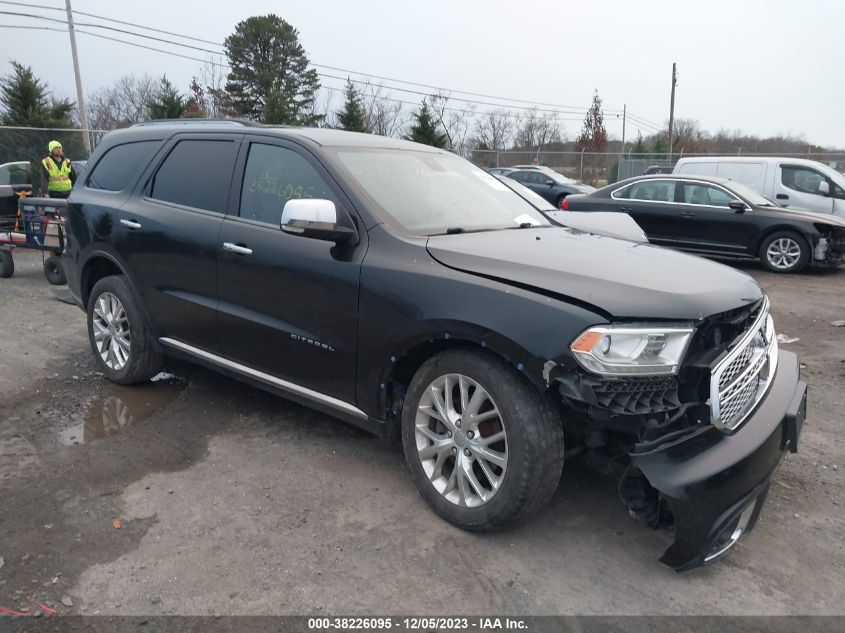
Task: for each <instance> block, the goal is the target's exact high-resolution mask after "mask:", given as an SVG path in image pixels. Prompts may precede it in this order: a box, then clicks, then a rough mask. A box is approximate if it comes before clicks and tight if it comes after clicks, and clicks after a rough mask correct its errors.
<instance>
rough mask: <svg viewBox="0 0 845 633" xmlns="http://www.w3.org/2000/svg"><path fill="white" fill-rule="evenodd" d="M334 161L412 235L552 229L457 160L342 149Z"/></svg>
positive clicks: (496, 182)
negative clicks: (532, 227) (534, 227)
mask: <svg viewBox="0 0 845 633" xmlns="http://www.w3.org/2000/svg"><path fill="white" fill-rule="evenodd" d="M337 157H338V159H339V160H340V163H341V165H342V166H343V167H344V168H345V169H346V170H347V171H348V172H349V176H351V178H352V179H353V180H354V181H355V182H356V183H357V184H358V185H359V186H360V187H361V189H363V191H364V193H365V194H366V195H367V196H368V197H369V198H370V200H371V201H372V202H373V203H375V205H376V206H377V207H378V208H379V209H380V210H381V211H382V212H383V213H384V214H385V215H386V216H387V219H389V220H393V221H394V222H395V223H396V224H398V225H399V226H400V227H401V228H403V229H404V230H406V231H408V232H409V233H413V234H414V235H437V234H442V233H447V232H450V233H459V232H463V231H479V230H493V229H505V228H520V227H524V226H551V223H550V222H549V221H548V220H547V219H546V218H545V217H544V216H543V214H541V213H540V212H538V211H537V210H536V209H535V208H534V207H533V206H532V205H531V204H529V203H528V202H526V201H525V200H524V199H523V198H521V197H520V196H519V195H517V194H516V193H514V192H513V191H511V190H510V189H508V188H507V187H506V186H505V185H504V184H503V183H501V182H500V181H499V180H497V179H496V178H495V177H493V176H491V175H490V174H488V173H487V172H485V171H484V170H482V169H479V168H478V167H476V166H475V165H473V164H472V163H470V162H468V161H466V160H464V159H462V158H458V157H457V156H452V155H449V154H433V153H427V152H414V151H405V150H381V149H379V150H366V149H357V150H352V149H346V148H344V149H343V150H340V151H338V152H337Z"/></svg>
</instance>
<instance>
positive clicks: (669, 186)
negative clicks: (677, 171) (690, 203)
mask: <svg viewBox="0 0 845 633" xmlns="http://www.w3.org/2000/svg"><path fill="white" fill-rule="evenodd" d="M616 197H617V198H625V199H631V200H657V201H660V202H674V201H675V181H674V180H641V181H640V182H635V183H634V184H633V185H630V186H629V187H626V188H625V189H623V190H622V191H620V192H619V193H617V194H616Z"/></svg>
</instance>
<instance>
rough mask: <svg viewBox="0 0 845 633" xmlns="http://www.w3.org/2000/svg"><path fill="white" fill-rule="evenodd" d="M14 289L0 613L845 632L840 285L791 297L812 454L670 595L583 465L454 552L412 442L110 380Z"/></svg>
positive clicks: (169, 386) (28, 273) (20, 264)
mask: <svg viewBox="0 0 845 633" xmlns="http://www.w3.org/2000/svg"><path fill="white" fill-rule="evenodd" d="M16 264H17V272H16V274H15V277H14V278H12V279H4V280H0V315H2V323H3V326H2V328H0V357H2V360H3V369H2V371H0V405H1V406H0V606H3V607H7V608H12V609H19V610H25V609H30V610H32V609H36V608H37V607H35V606H34V605H36V604H37V603H45V604H46V605H47V606H48V607H53V608H55V609H57V610H59V612H61V613H81V614H198V615H206V614H250V615H257V614H289V613H294V614H327V613H345V614H376V613H383V614H409V613H415V614H433V613H439V614H466V615H472V614H484V613H512V614H705V613H706V614H766V615H775V614H845V603H843V601H842V596H843V595H845V513H843V509H845V508H843V503H845V499H843V494H842V491H843V477H845V449H843V441H842V434H843V416H842V410H843V404H845V396H843V388H845V328H841V327H834V326H832V325H831V321H835V320H839V319H845V299H843V297H845V269H843V270H839V271H813V272H810V273H807V274H802V275H798V276H784V277H781V276H776V275H772V274H768V273H765V272H763V271H762V270H761V269H760V268H759V267H758V266H757V265H755V264H752V263H747V264H742V265H741V267H742V268H743V269H744V270H746V271H747V272H748V273H750V274H751V275H753V276H754V277H755V278H756V279H758V280H759V281H760V282H761V283H762V284H763V285H764V286H765V288H766V290H767V292H768V293H769V294H770V296H771V298H772V301H773V304H774V313H775V317H776V321H775V322H776V326H777V329H778V331H779V332H780V333H781V334H783V335H785V336H786V337H787V339H786V340H790V339H797V340H794V341H792V342H788V343H783V345H784V347H785V348H787V349H791V350H794V351H797V352H798V353H799V355H800V356H801V360H802V363H803V364H804V369H803V372H804V376H805V378H806V379H807V381H808V382H809V384H810V388H811V393H810V407H809V416H808V423H807V426H805V432H804V435H803V436H802V440H803V443H802V446H801V451H800V452H799V453H798V454H797V455H789V456H788V457H787V459H786V460H785V462H784V464H783V467H782V468H781V469H780V470H779V471H778V474H777V475H776V478H775V483H774V485H773V487H772V492H771V494H770V496H769V500H768V504H767V506H766V508H765V510H764V512H763V516H762V518H761V521H760V524H759V525H758V527H757V529H756V530H755V532H754V533H753V534H752V535H751V537H750V538H749V539H748V540H747V541H744V542H742V543H741V544H740V545H739V546H738V547H737V548H736V550H735V551H734V552H733V554H732V555H731V556H730V557H729V558H727V559H726V560H725V561H723V562H721V563H718V564H716V565H713V566H710V567H707V568H703V569H698V570H694V571H692V572H689V573H686V574H680V575H679V574H676V573H674V572H672V571H671V570H669V569H668V568H666V567H664V566H662V565H661V564H660V563H658V561H657V558H658V557H659V556H660V554H661V553H662V551H663V550H664V549H665V547H666V546H668V544H669V543H670V541H671V535H670V534H669V533H666V532H657V531H652V530H649V529H648V528H645V527H643V526H642V525H639V524H635V523H633V522H631V521H630V520H629V519H628V517H627V515H626V513H625V511H624V509H623V508H622V506H621V504H620V503H619V501H618V499H617V495H616V489H615V482H614V481H612V480H609V479H605V478H603V477H602V476H600V475H598V474H594V473H593V472H592V471H590V470H588V469H587V468H586V467H585V466H583V465H582V464H579V463H578V462H577V461H573V462H571V463H568V464H567V465H566V467H565V468H564V475H563V480H562V483H561V486H560V488H559V490H558V492H557V494H556V496H555V498H554V500H553V502H552V504H551V505H550V507H548V509H547V510H546V511H545V512H544V513H543V514H542V515H541V516H540V517H539V518H538V519H537V520H535V521H533V522H532V523H530V524H529V525H527V526H525V527H523V528H521V529H519V530H516V531H512V532H509V533H505V534H497V535H493V536H479V535H473V534H468V533H464V532H461V531H460V530H457V529H455V528H453V527H451V526H449V525H448V524H446V523H444V522H443V521H441V520H440V519H438V518H437V517H436V516H435V515H434V514H432V513H431V512H430V511H429V510H428V508H427V506H426V505H425V503H424V502H423V500H422V499H421V498H420V497H419V495H418V494H417V493H416V491H415V489H414V487H413V484H412V483H411V479H410V476H409V474H408V473H407V472H406V468H405V466H404V463H403V458H402V454H401V447H400V446H399V444H398V443H397V442H393V441H386V440H379V439H376V438H374V437H371V436H369V435H367V434H365V433H363V432H360V431H357V430H355V429H353V428H351V427H348V426H346V425H344V424H342V423H340V422H336V421H334V420H333V419H331V418H328V417H326V416H323V415H320V414H317V413H314V412H312V411H309V410H307V409H304V408H302V407H299V406H297V405H295V404H292V403H290V402H286V401H284V400H281V399H278V398H276V397H273V396H270V395H267V394H264V393H262V392H259V391H256V390H254V389H251V388H250V387H247V386H244V385H242V384H240V383H237V382H235V381H232V380H229V379H226V378H223V377H220V376H217V375H215V374H213V373H210V372H207V371H205V370H202V369H199V368H195V367H192V366H188V365H173V366H172V367H170V368H168V371H169V372H170V374H171V375H169V376H163V377H162V378H161V379H160V380H158V381H157V382H155V383H150V384H148V385H145V386H142V387H135V388H118V387H116V386H114V385H112V384H110V383H109V382H107V381H106V380H105V379H104V378H103V376H102V375H101V374H99V373H98V372H97V371H96V366H95V365H94V363H93V359H92V357H91V354H90V350H89V347H88V341H87V338H86V335H85V319H84V315H83V313H82V312H81V311H80V310H78V309H77V308H76V307H74V306H71V305H67V304H65V303H61V302H59V301H58V300H57V299H56V297H55V292H54V290H53V289H52V288H51V287H50V286H48V285H47V283H46V281H45V280H44V277H43V275H42V274H41V270H40V257H39V256H38V255H37V254H34V253H18V254H16Z"/></svg>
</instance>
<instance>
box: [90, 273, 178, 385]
mask: <svg viewBox="0 0 845 633" xmlns="http://www.w3.org/2000/svg"><path fill="white" fill-rule="evenodd" d="M88 340H89V341H90V343H91V349H93V350H94V355H95V357H96V358H97V362H98V363H99V365H100V367H101V368H102V370H103V372H104V373H105V374H106V377H108V379H109V380H111V381H112V382H116V383H118V384H121V385H129V384H133V383H136V382H144V381H146V380H149V379H150V378H152V377H153V376H155V375H156V374H157V373H158V372H159V371H160V370H161V367H162V362H163V359H162V356H161V354H160V353H158V352H157V351H156V350H155V349H153V347H152V344H151V340H150V332H149V329H148V328H147V324H146V322H145V321H144V319H143V317H142V316H141V311H140V308H139V306H138V302H137V301H136V299H135V296H134V294H133V292H132V289H131V288H130V287H129V284H128V283H127V282H126V278H124V277H122V276H119V275H115V276H111V277H104V278H103V279H101V280H100V281H98V282H97V283H96V284H95V285H94V289H93V290H92V291H91V296H90V298H89V299H88Z"/></svg>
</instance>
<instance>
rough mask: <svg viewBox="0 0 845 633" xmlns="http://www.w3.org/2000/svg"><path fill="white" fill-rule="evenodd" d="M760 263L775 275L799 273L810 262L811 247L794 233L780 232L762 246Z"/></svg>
mask: <svg viewBox="0 0 845 633" xmlns="http://www.w3.org/2000/svg"><path fill="white" fill-rule="evenodd" d="M759 256H760V261H761V262H762V264H763V267H764V268H766V270H770V271H772V272H773V273H797V272H799V271H800V270H801V269H803V268H804V267H805V266H806V265H807V264H808V263H809V261H810V245H809V243H808V242H807V240H806V239H804V238H803V237H801V236H800V235H799V234H798V233H795V232H793V231H778V232H777V233H772V234H771V235H769V236H767V237H766V239H764V240H763V243H762V244H761V245H760V252H759Z"/></svg>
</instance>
